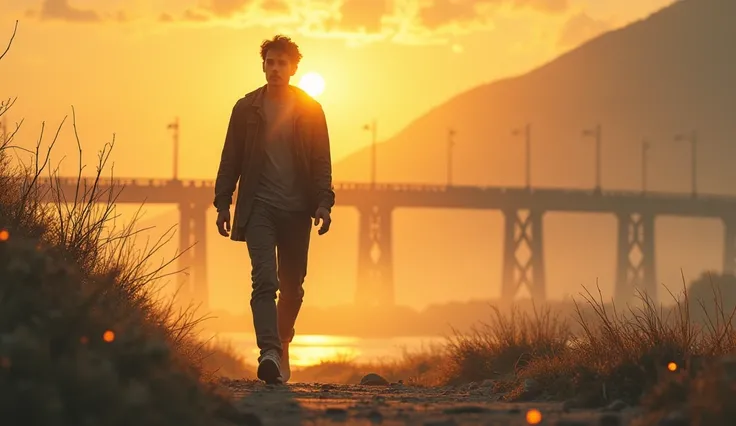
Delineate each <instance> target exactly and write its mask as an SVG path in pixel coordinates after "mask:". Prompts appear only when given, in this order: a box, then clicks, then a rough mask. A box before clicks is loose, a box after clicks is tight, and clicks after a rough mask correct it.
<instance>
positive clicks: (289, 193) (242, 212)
mask: <svg viewBox="0 0 736 426" xmlns="http://www.w3.org/2000/svg"><path fill="white" fill-rule="evenodd" d="M301 58H302V55H301V53H300V52H299V47H298V46H297V45H296V44H295V43H294V42H293V41H291V39H290V38H288V37H284V36H276V37H274V38H273V39H271V40H265V41H264V42H263V43H262V44H261V59H262V67H263V73H264V74H265V77H266V84H265V85H264V86H261V87H259V88H258V89H256V90H254V91H252V92H250V93H248V94H247V95H245V96H244V97H243V98H241V99H239V100H238V101H237V102H236V103H235V106H234V107H233V110H232V115H231V116H230V122H229V125H228V129H227V135H226V137H225V143H224V147H223V149H222V155H221V159H220V166H219V170H218V172H217V180H216V182H215V200H214V205H215V207H216V208H217V229H218V231H219V232H220V235H222V236H225V237H227V236H230V239H231V240H234V241H245V242H246V245H247V248H248V254H249V256H250V259H251V267H252V273H251V280H252V287H253V289H252V293H251V299H250V305H251V311H252V313H253V325H254V328H255V333H256V342H257V344H258V347H259V349H260V356H259V357H258V378H259V379H261V380H263V381H265V382H266V383H268V384H276V383H285V382H286V381H288V380H289V376H290V367H289V343H290V342H291V341H292V339H293V338H294V324H295V322H296V318H297V315H298V314H299V309H300V308H301V305H302V300H303V297H304V289H303V283H304V278H305V276H306V273H307V252H308V250H309V237H310V232H311V225H312V218H314V226H320V228H319V231H318V233H319V235H322V234H324V233H325V232H327V231H328V230H329V229H330V224H331V221H332V220H331V217H330V212H331V209H332V207H333V206H334V204H335V193H334V191H333V187H332V161H331V155H330V141H329V135H328V131H327V121H326V119H325V114H324V111H323V110H322V106H321V105H320V104H319V102H317V101H316V100H314V99H312V98H311V97H310V96H309V95H308V94H307V93H305V92H304V91H302V90H301V89H298V88H297V87H294V86H292V85H290V84H289V81H290V79H291V77H293V76H294V74H295V73H296V70H297V67H298V65H299V61H300V60H301ZM236 184H237V185H238V195H237V200H236V202H235V212H234V216H233V219H232V227H231V223H230V204H232V195H233V193H234V191H235V186H236ZM277 290H278V291H279V296H278V304H277V303H276V291H277Z"/></svg>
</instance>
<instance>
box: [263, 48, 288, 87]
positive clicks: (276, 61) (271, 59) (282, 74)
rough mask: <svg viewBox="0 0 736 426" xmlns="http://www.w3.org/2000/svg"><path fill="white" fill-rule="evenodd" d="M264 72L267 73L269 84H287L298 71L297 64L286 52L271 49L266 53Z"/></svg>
mask: <svg viewBox="0 0 736 426" xmlns="http://www.w3.org/2000/svg"><path fill="white" fill-rule="evenodd" d="M263 73H264V74H265V75H266V81H267V82H268V84H270V85H273V86H286V85H288V84H289V80H290V79H291V77H292V76H294V74H295V73H296V66H295V65H294V64H293V63H292V62H291V60H290V59H289V56H288V55H286V53H284V52H282V51H279V50H275V49H269V50H268V52H267V53H266V59H265V60H264V61H263Z"/></svg>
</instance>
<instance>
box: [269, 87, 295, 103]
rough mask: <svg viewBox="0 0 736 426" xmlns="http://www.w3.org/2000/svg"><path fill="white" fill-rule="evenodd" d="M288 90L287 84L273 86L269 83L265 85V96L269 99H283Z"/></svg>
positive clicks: (286, 95) (286, 96)
mask: <svg viewBox="0 0 736 426" xmlns="http://www.w3.org/2000/svg"><path fill="white" fill-rule="evenodd" d="M289 94H290V90H289V86H288V85H283V86H273V85H270V84H267V85H266V96H267V97H268V98H269V99H275V100H283V99H286V98H288V97H289Z"/></svg>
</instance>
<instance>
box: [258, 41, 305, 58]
mask: <svg viewBox="0 0 736 426" xmlns="http://www.w3.org/2000/svg"><path fill="white" fill-rule="evenodd" d="M270 49H275V50H280V51H282V52H284V53H286V55H287V56H289V59H291V61H292V62H293V63H294V65H299V61H301V59H302V54H301V52H299V46H298V45H297V44H296V43H294V42H293V41H291V38H289V37H287V36H284V35H280V34H279V35H276V36H275V37H274V38H272V39H271V40H263V43H261V59H263V60H264V61H265V60H266V54H268V51H269V50H270Z"/></svg>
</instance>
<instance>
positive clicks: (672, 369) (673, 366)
mask: <svg viewBox="0 0 736 426" xmlns="http://www.w3.org/2000/svg"><path fill="white" fill-rule="evenodd" d="M667 369H668V370H670V371H675V370H677V364H675V363H674V362H671V363H669V364H667Z"/></svg>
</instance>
